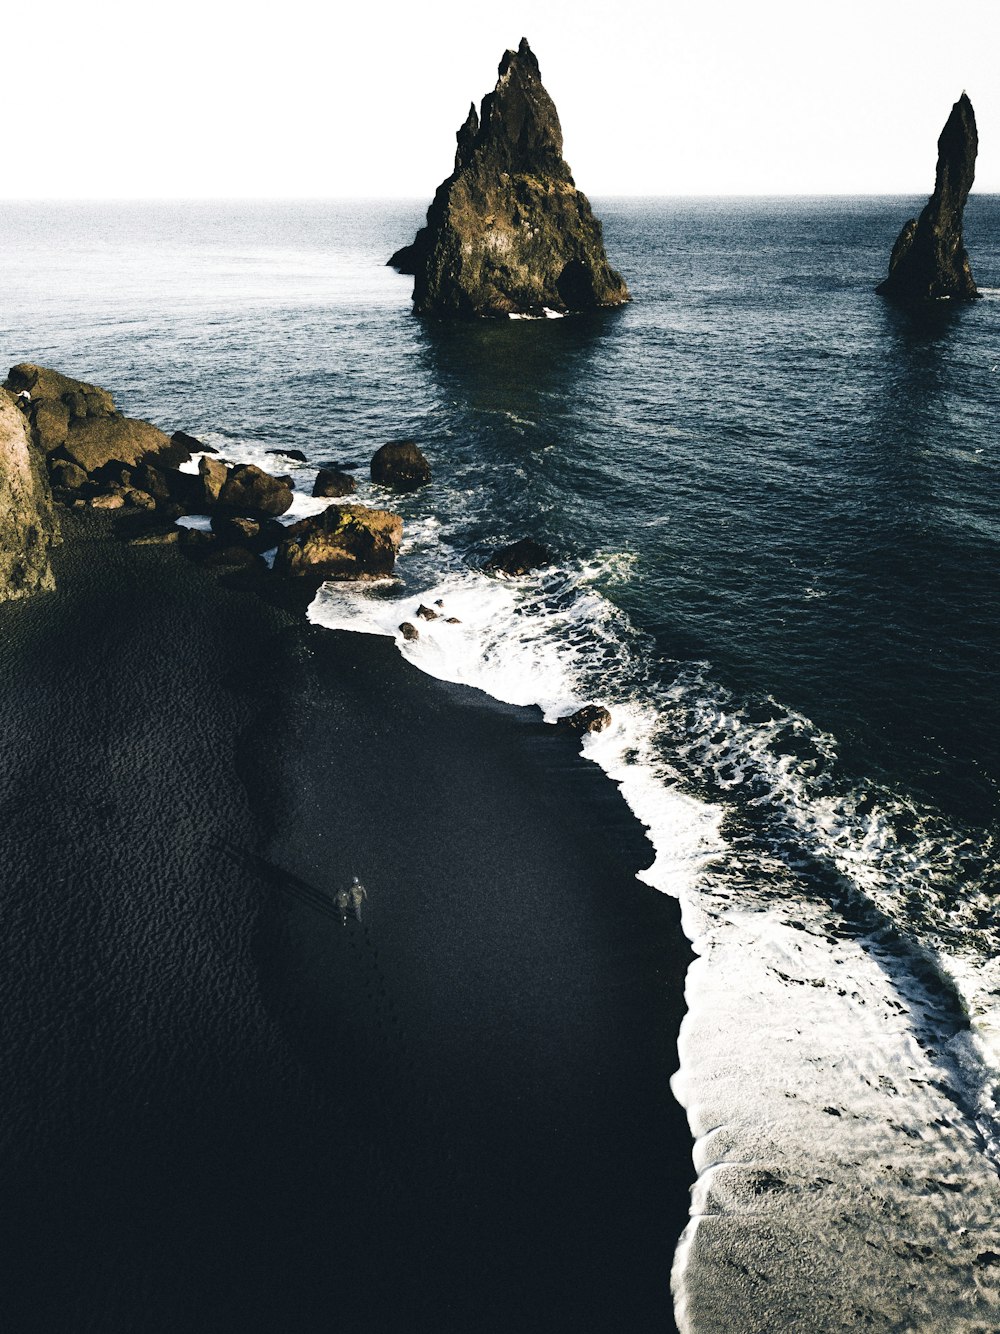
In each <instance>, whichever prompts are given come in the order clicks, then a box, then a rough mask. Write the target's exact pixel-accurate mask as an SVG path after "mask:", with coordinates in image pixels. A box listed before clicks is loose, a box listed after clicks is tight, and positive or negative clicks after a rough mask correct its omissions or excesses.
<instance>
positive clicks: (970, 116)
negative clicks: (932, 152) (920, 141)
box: [875, 93, 979, 303]
mask: <svg viewBox="0 0 1000 1334" xmlns="http://www.w3.org/2000/svg"><path fill="white" fill-rule="evenodd" d="M978 148H979V136H978V134H977V133H976V113H975V112H974V111H973V109H972V103H971V102H970V101H969V99H968V97H967V96H966V95H965V93H963V94H962V96H961V97H960V98H959V99H958V101H957V102H956V103H955V105H954V106H953V107H952V109H951V115H950V116H949V117H948V120H947V122H946V124H945V127H944V129H943V130H942V131H941V137H940V138H939V139H938V161H937V177H936V179H935V182H934V193H933V194H932V195H931V197H930V199H929V200H928V201H927V204H926V206H925V208H924V211H923V212H922V213H921V215H920V217H919V218H911V219H910V220H909V222H907V223H906V225H905V226H904V228H903V230H902V231H901V232H900V233H899V237H898V238H897V240H896V244H895V245H894V246H893V248H892V255H891V257H890V259H889V276H888V278H886V280H885V282H883V283H880V284H879V286H878V287H877V288H876V289H875V290H876V292H878V293H879V295H880V296H887V297H892V298H893V299H894V300H896V301H901V302H907V303H910V302H919V301H934V300H942V299H951V300H954V301H971V300H973V299H974V298H975V297H978V296H979V292H978V291H977V290H976V284H975V282H974V280H973V277H972V269H971V268H970V266H969V256H968V255H967V254H966V253H965V245H964V242H963V240H962V214H963V212H964V211H965V201H966V200H967V199H968V197H969V191H970V190H971V189H972V182H973V180H974V179H975V175H976V153H977V151H978Z"/></svg>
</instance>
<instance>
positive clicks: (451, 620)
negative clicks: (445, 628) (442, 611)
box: [445, 616, 462, 625]
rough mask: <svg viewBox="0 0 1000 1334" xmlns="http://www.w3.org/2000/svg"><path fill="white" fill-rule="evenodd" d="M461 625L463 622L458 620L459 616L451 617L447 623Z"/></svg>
mask: <svg viewBox="0 0 1000 1334" xmlns="http://www.w3.org/2000/svg"><path fill="white" fill-rule="evenodd" d="M461 624H462V622H461V621H460V620H459V619H458V617H457V616H449V617H448V618H447V620H446V621H445V625H461Z"/></svg>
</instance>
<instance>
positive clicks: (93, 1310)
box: [0, 516, 692, 1334]
mask: <svg viewBox="0 0 1000 1334" xmlns="http://www.w3.org/2000/svg"><path fill="white" fill-rule="evenodd" d="M107 526H108V525H107V524H106V523H105V521H104V520H103V519H98V518H97V517H96V516H92V517H90V518H88V519H87V520H86V521H85V522H84V521H82V520H81V521H77V520H75V519H74V520H72V523H71V525H70V527H71V531H70V533H69V540H68V541H67V543H66V545H65V546H64V547H63V548H62V549H61V551H60V552H59V553H58V559H57V571H56V572H57V578H58V582H59V591H58V592H57V593H55V594H51V595H45V596H42V597H38V598H35V599H34V600H31V601H28V602H25V603H21V604H9V605H6V606H3V607H0V655H2V668H3V673H2V682H3V686H2V688H3V694H4V699H3V705H4V707H3V715H2V716H3V727H2V733H0V736H2V741H0V744H2V755H3V763H2V771H0V784H2V787H0V801H2V806H3V815H2V822H0V839H2V848H3V864H4V867H5V870H6V875H5V880H6V886H5V893H4V896H3V914H4V924H3V935H2V939H3V946H2V948H3V955H4V957H3V960H2V963H0V988H2V994H0V1003H2V1006H3V1016H4V1023H3V1040H2V1041H3V1056H2V1071H0V1089H2V1093H0V1099H2V1116H0V1134H2V1136H3V1151H2V1180H0V1229H2V1240H0V1245H2V1248H3V1254H4V1257H5V1263H4V1271H5V1273H4V1278H3V1281H2V1285H0V1326H2V1327H3V1328H4V1329H5V1330H11V1331H20V1330H44V1331H56V1330H58V1331H77V1330H80V1331H83V1330H88V1331H89V1330H94V1331H102V1334H107V1332H110V1331H119V1330H120V1331H126V1330H129V1331H132V1330H142V1331H147V1330H148V1331H158V1330H164V1331H166V1330H170V1331H172V1332H174V1334H176V1332H177V1331H181V1330H184V1331H187V1330H190V1331H206V1332H207V1331H228V1330H233V1331H241V1332H242V1331H252V1330H260V1331H273V1330H277V1329H282V1330H292V1331H303V1332H305V1331H313V1330H324V1331H326V1330H331V1329H343V1330H358V1331H393V1332H394V1334H395V1332H396V1331H398V1332H399V1334H409V1332H410V1331H413V1332H417V1331H424V1330H428V1331H429V1330H434V1331H442V1330H445V1331H447V1330H454V1331H459V1330H462V1331H498V1332H499V1331H501V1330H502V1331H505V1332H506V1331H513V1330H532V1331H544V1332H548V1331H552V1332H553V1334H555V1332H556V1331H569V1330H574V1331H583V1330H585V1331H591V1332H593V1334H597V1332H598V1331H611V1330H631V1331H638V1330H657V1331H663V1330H667V1329H669V1328H671V1325H672V1321H671V1317H670V1296H669V1272H670V1263H671V1257H672V1252H673V1247H674V1245H675V1243H676V1239H677V1236H678V1234H679V1232H680V1229H681V1227H682V1226H683V1224H684V1222H685V1220H686V1217H687V1207H688V1185H689V1182H690V1180H691V1175H692V1172H691V1165H690V1147H691V1146H690V1140H689V1136H688V1131H687V1125H686V1121H685V1119H684V1116H683V1113H682V1112H681V1110H680V1109H679V1108H678V1107H677V1105H676V1104H675V1103H674V1101H673V1099H672V1097H671V1095H670V1092H669V1088H668V1079H669V1076H670V1074H671V1072H672V1071H673V1069H674V1068H675V1062H676V1051H675V1040H676V1031H677V1026H678V1023H679V1021H680V1017H681V1014H682V1001H683V996H682V992H683V979H684V973H685V969H686V966H687V963H688V959H689V953H688V947H687V944H686V942H685V941H684V938H683V936H682V934H681V931H680V926H679V922H678V912H677V908H676V905H675V904H674V903H673V901H671V900H668V899H667V898H665V897H663V896H662V895H659V894H657V893H655V892H654V891H652V890H649V889H647V888H646V887H644V886H643V885H641V884H640V883H638V882H637V881H636V880H635V879H634V875H635V872H636V870H637V869H639V868H640V867H641V866H644V865H647V864H648V862H649V860H650V856H651V853H650V849H649V846H648V844H647V843H646V840H645V839H644V837H643V835H642V832H641V830H640V829H639V827H638V826H637V825H636V823H635V821H634V820H633V819H632V817H631V816H630V814H629V812H628V810H627V808H626V807H625V805H624V803H623V802H622V801H621V799H620V797H619V796H618V794H617V793H616V791H615V790H614V788H613V786H612V785H611V784H609V783H608V781H607V780H606V779H605V778H604V777H603V776H602V775H601V774H600V773H599V771H598V770H597V769H596V768H594V767H593V766H590V765H588V764H586V763H585V762H584V761H582V760H580V759H579V757H578V756H577V755H576V753H575V751H576V745H575V743H574V742H572V741H570V740H568V739H565V738H560V737H557V736H556V735H554V734H553V732H552V729H549V728H546V727H544V726H543V725H542V724H541V723H540V722H539V721H538V717H537V714H535V713H533V712H531V711H527V710H519V709H514V708H508V707H506V706H501V705H498V704H496V703H494V702H493V701H491V700H489V699H487V698H486V697H484V696H482V695H480V694H478V693H477V692H473V691H469V690H465V689H462V688H458V687H450V686H446V685H443V684H441V683H440V682H437V681H434V680H431V679H430V678H428V677H425V676H422V675H421V674H419V673H417V672H416V671H414V670H413V669H412V668H410V667H409V666H408V665H407V664H406V663H404V662H403V661H402V659H401V658H400V657H399V655H398V654H397V653H396V651H395V649H394V648H393V646H392V645H391V644H390V643H389V642H388V641H381V640H374V639H364V638H361V637H358V636H347V635H340V634H331V633H329V632H326V631H321V630H316V629H313V628H310V627H308V626H306V625H305V624H303V622H302V618H301V616H296V615H293V614H292V613H290V612H286V611H283V610H281V609H278V608H275V607H273V606H271V605H269V603H268V602H266V601H265V600H264V599H262V598H260V597H259V596H257V595H256V594H255V593H253V592H250V591H247V590H245V589H239V588H236V587H232V586H230V585H229V584H228V583H227V579H226V577H225V576H220V575H219V574H218V573H216V572H212V571H208V570H205V569H201V568H197V567H195V566H193V565H191V564H189V563H188V562H187V561H185V560H184V559H183V558H182V557H180V556H179V555H177V554H176V552H174V551H171V550H164V549H162V548H159V547H130V546H127V545H125V544H124V543H122V542H120V541H117V540H112V539H108V538H107V537H106V536H105V532H106V529H107ZM258 859H262V860H258ZM355 874H356V875H359V876H360V877H361V878H362V880H363V881H364V883H365V885H366V886H367V889H368V900H367V902H366V903H365V905H364V908H363V921H362V922H360V923H359V922H356V921H354V920H353V919H352V920H349V921H348V923H347V925H346V926H344V925H341V923H340V921H339V919H338V918H337V916H336V915H335V914H334V915H329V914H324V913H322V912H319V911H316V910H315V909H314V908H312V907H310V906H308V905H307V904H306V903H305V902H303V900H302V897H301V895H300V892H299V890H300V882H304V883H306V884H308V885H311V886H315V887H316V888H318V889H319V890H322V891H325V892H332V891H334V890H336V889H337V888H339V887H340V886H342V885H344V884H346V883H347V882H348V881H349V879H350V877H351V876H352V875H355Z"/></svg>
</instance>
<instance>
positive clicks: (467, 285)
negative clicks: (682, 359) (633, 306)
mask: <svg viewBox="0 0 1000 1334" xmlns="http://www.w3.org/2000/svg"><path fill="white" fill-rule="evenodd" d="M389 263H390V264H391V265H393V267H395V268H397V269H399V271H400V272H401V273H412V274H413V275H414V279H415V281H414V288H413V303H414V308H415V310H416V311H417V312H418V313H421V314H436V315H447V316H452V317H458V318H467V319H469V318H475V317H477V316H502V315H509V314H533V313H535V314H537V313H540V312H541V310H542V308H543V307H548V308H550V309H552V310H557V311H567V310H589V309H593V308H595V307H598V306H617V305H621V304H622V303H623V302H625V301H628V300H629V294H628V288H627V287H626V286H625V283H624V280H623V279H622V277H621V275H620V274H618V273H616V272H615V271H614V269H612V268H611V267H610V265H609V264H608V258H607V255H606V254H605V252H604V241H603V236H602V232H601V224H600V223H599V222H598V220H597V219H596V218H595V217H594V215H593V212H592V211H591V207H590V204H589V202H588V201H587V197H586V195H584V194H582V193H581V192H580V191H579V190H578V189H577V188H576V186H575V184H574V182H573V177H572V175H571V173H570V169H569V167H568V166H567V164H566V162H565V161H564V159H563V155H562V129H561V127H560V125H559V116H558V114H557V112H556V109H555V106H554V104H553V102H552V99H551V97H549V95H548V93H547V92H546V91H545V88H544V87H543V86H542V80H541V75H540V73H539V69H538V61H537V60H536V59H535V56H534V54H533V52H532V50H531V48H530V47H529V46H528V43H527V41H526V40H525V39H524V38H522V39H521V44H520V46H519V47H518V49H517V50H516V51H507V52H506V53H505V54H504V57H503V59H502V60H501V62H500V77H499V79H498V80H497V85H496V88H495V89H494V90H493V92H492V93H489V94H488V95H487V96H486V97H484V98H483V102H482V106H481V108H480V112H479V114H478V115H477V114H476V108H475V106H472V107H471V108H470V109H469V115H468V117H467V119H466V121H465V124H464V125H463V126H462V128H461V129H460V130H459V131H458V149H457V152H456V154H455V170H454V171H453V172H452V174H451V175H450V176H449V177H448V179H447V180H446V181H443V182H442V184H441V185H440V186H439V187H438V190H437V193H436V195H435V196H434V200H433V202H432V204H431V206H430V208H429V209H428V211H427V225H426V227H422V228H421V229H420V231H419V232H418V233H417V236H416V239H415V240H414V242H413V243H412V245H409V246H404V247H403V249H402V250H398V251H397V252H396V253H395V254H394V255H393V256H392V258H391V259H390V260H389Z"/></svg>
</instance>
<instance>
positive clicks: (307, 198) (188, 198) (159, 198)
mask: <svg viewBox="0 0 1000 1334" xmlns="http://www.w3.org/2000/svg"><path fill="white" fill-rule="evenodd" d="M977 195H978V196H979V197H981V198H993V197H996V196H1000V189H997V190H973V191H971V192H970V194H969V198H970V199H972V198H973V197H975V196H977ZM912 197H918V198H919V197H925V198H929V197H930V195H929V193H928V191H927V189H926V187H924V188H921V189H919V190H767V191H754V192H751V191H747V190H718V191H708V190H697V191H681V192H677V193H672V194H659V193H650V194H643V193H636V192H635V191H617V192H613V193H611V192H608V193H606V192H604V191H601V190H591V191H589V192H588V198H590V199H909V198H912ZM427 199H428V196H427V195H408V194H399V195H390V194H343V195H252V194H247V195H243V194H227V195H11V196H3V197H0V206H2V205H4V204H226V203H241V204H324V203H374V202H382V203H398V204H409V203H424V202H425V201H426V200H427Z"/></svg>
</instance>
